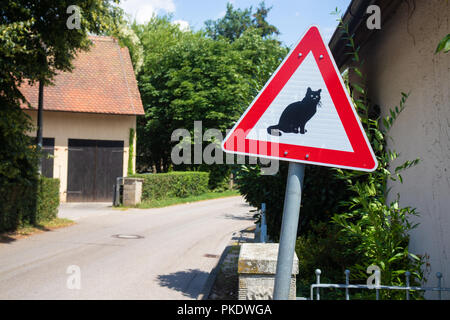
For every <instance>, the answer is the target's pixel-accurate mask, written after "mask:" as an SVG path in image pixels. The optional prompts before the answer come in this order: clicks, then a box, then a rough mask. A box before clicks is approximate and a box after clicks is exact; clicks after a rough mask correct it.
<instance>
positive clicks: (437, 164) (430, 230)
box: [361, 0, 450, 299]
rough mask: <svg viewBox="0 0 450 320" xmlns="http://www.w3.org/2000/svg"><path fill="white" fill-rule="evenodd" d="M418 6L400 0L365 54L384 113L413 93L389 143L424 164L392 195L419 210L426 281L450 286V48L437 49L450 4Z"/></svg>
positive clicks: (421, 2) (416, 247) (416, 235)
mask: <svg viewBox="0 0 450 320" xmlns="http://www.w3.org/2000/svg"><path fill="white" fill-rule="evenodd" d="M410 2H411V3H412V1H410ZM415 6H416V8H415V10H414V11H413V10H412V6H411V7H408V5H407V3H405V2H404V3H402V4H401V5H400V7H399V8H398V10H397V12H396V14H395V15H394V16H393V17H392V18H391V19H390V20H388V21H386V22H385V23H384V22H382V26H381V30H380V31H378V33H377V35H376V36H375V37H374V38H372V39H371V40H370V42H369V43H368V44H367V45H365V47H364V48H363V50H362V54H361V55H362V57H363V58H365V59H366V67H365V72H366V75H367V77H368V89H369V95H370V97H371V99H372V102H373V103H374V104H378V105H380V107H381V110H382V113H383V114H384V116H386V115H387V112H388V111H389V108H391V107H395V106H396V105H398V103H399V101H400V98H401V92H406V93H407V92H410V97H409V99H408V100H407V104H406V109H405V110H404V111H403V112H402V114H401V115H400V117H399V118H398V120H397V121H396V122H395V125H394V127H393V128H392V129H391V132H390V133H391V136H392V138H393V139H394V142H393V143H392V142H389V146H390V147H392V148H393V149H394V150H396V151H398V152H399V153H400V159H398V160H399V161H396V162H395V163H397V164H399V163H400V162H403V161H404V160H408V159H411V160H412V159H415V158H417V157H419V158H420V159H421V162H420V164H419V165H417V166H416V167H413V168H411V169H409V170H407V171H406V172H405V173H404V174H403V178H404V183H403V185H401V184H392V185H391V186H392V187H393V189H392V192H391V194H390V196H391V199H392V198H394V197H395V196H396V194H397V193H400V195H401V198H400V204H401V205H402V206H412V207H416V208H417V210H418V212H419V213H420V218H418V219H415V221H417V222H419V223H420V225H419V227H418V228H417V229H415V230H414V231H413V232H412V234H411V244H410V249H411V250H412V252H415V253H418V254H427V255H429V262H430V265H429V267H428V268H427V271H429V273H428V279H429V281H428V283H427V284H428V285H433V286H434V285H436V284H437V280H436V277H435V273H436V272H438V271H440V272H442V273H443V285H444V286H446V287H450V90H449V87H450V53H448V54H445V53H440V54H437V55H435V54H434V51H435V49H436V47H437V45H438V43H439V41H440V40H441V39H442V38H443V37H444V36H445V35H446V34H447V33H448V32H449V30H450V25H449V17H450V3H449V2H447V1H441V0H427V1H425V0H417V1H415ZM427 297H430V298H436V294H435V293H432V294H428V295H427ZM443 297H446V298H447V299H450V295H449V294H445V295H444V294H443Z"/></svg>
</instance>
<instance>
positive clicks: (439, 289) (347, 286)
mask: <svg viewBox="0 0 450 320" xmlns="http://www.w3.org/2000/svg"><path fill="white" fill-rule="evenodd" d="M321 273H322V272H321V270H320V269H317V270H316V271H315V274H316V283H315V284H313V285H311V298H310V299H311V300H314V289H316V294H315V296H316V300H320V288H338V289H345V300H350V293H349V289H369V290H375V297H376V300H379V299H380V290H405V297H406V300H409V298H410V291H437V292H438V299H439V300H441V299H442V291H449V292H450V288H443V287H442V273H440V272H437V273H436V278H437V282H438V284H437V287H416V286H412V287H411V286H410V285H409V284H410V278H411V273H410V272H409V271H407V272H405V277H406V286H405V287H401V286H383V285H367V284H350V270H345V284H334V283H320V275H321Z"/></svg>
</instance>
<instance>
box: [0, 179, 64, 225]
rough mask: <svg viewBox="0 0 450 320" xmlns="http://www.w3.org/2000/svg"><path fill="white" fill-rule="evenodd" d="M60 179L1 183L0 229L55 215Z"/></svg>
mask: <svg viewBox="0 0 450 320" xmlns="http://www.w3.org/2000/svg"><path fill="white" fill-rule="evenodd" d="M58 206H59V179H50V178H45V177H41V178H40V179H37V180H35V181H20V182H19V181H17V182H9V183H2V184H1V186H0V232H3V231H14V230H15V229H17V227H18V226H20V225H23V224H37V223H40V222H42V221H46V220H51V219H53V218H56V216H57V214H58Z"/></svg>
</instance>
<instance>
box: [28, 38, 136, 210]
mask: <svg viewBox="0 0 450 320" xmlns="http://www.w3.org/2000/svg"><path fill="white" fill-rule="evenodd" d="M90 39H91V41H92V42H93V45H92V46H91V48H90V50H89V51H83V52H80V53H79V54H78V55H77V57H76V58H75V60H74V62H73V65H74V70H73V71H72V72H62V73H60V74H58V75H56V76H55V78H54V85H49V86H46V87H45V88H44V95H43V96H44V98H43V101H44V103H43V106H44V107H43V110H44V111H43V137H44V150H45V151H46V152H48V153H49V154H51V155H52V157H48V159H45V160H44V161H43V168H42V172H43V174H44V175H45V176H48V177H53V178H59V179H60V181H61V184H60V185H61V187H60V188H61V189H60V199H61V201H111V200H112V197H113V185H114V183H115V181H116V178H117V177H122V176H126V175H127V172H128V165H129V163H130V165H132V166H133V168H131V169H132V170H134V165H135V155H134V154H131V155H130V143H131V144H132V145H134V144H135V140H136V139H135V132H136V117H137V116H139V115H143V114H144V109H143V106H142V102H141V98H140V94H139V90H138V87H137V82H136V78H135V75H134V71H133V66H132V63H131V59H130V54H129V52H128V49H127V48H126V47H125V48H121V47H120V45H119V44H118V42H117V40H115V39H114V38H111V37H99V36H91V37H90ZM20 90H21V92H22V93H23V95H24V96H25V98H26V99H27V101H28V102H29V103H30V104H31V106H32V107H33V108H34V109H29V108H27V107H26V106H25V105H23V108H24V109H25V112H26V113H27V114H29V115H30V116H31V118H32V121H33V123H34V124H36V121H37V106H38V85H35V86H29V85H27V84H23V85H22V86H21V89H20ZM31 134H33V135H34V133H31ZM132 149H133V148H132ZM134 150H135V148H134ZM130 156H131V161H130V159H129V157H130Z"/></svg>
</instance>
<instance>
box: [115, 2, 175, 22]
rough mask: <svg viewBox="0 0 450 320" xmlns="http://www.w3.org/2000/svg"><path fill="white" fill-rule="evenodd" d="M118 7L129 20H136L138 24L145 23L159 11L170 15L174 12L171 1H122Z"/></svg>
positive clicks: (173, 4) (173, 5)
mask: <svg viewBox="0 0 450 320" xmlns="http://www.w3.org/2000/svg"><path fill="white" fill-rule="evenodd" d="M120 6H121V7H122V9H123V10H125V12H126V13H128V14H130V15H131V18H132V19H134V18H136V21H137V22H138V23H145V22H148V21H149V20H150V18H151V17H152V15H153V14H158V13H159V12H161V11H164V12H165V13H172V12H174V11H175V3H174V2H173V0H124V1H122V2H121V3H120Z"/></svg>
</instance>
